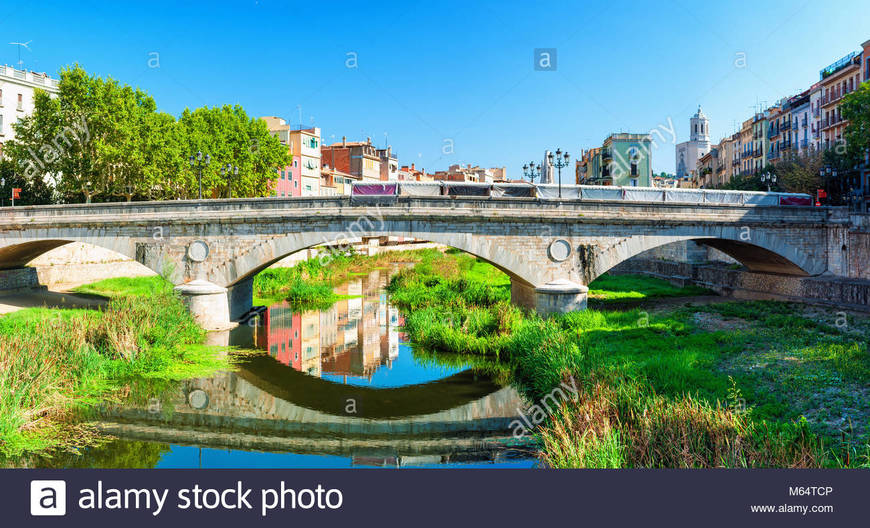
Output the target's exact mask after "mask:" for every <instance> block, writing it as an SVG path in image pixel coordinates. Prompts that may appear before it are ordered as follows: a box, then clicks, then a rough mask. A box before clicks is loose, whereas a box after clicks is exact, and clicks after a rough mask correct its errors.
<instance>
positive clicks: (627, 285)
mask: <svg viewBox="0 0 870 528" xmlns="http://www.w3.org/2000/svg"><path fill="white" fill-rule="evenodd" d="M715 294H716V293H715V292H713V291H712V290H709V289H707V288H702V287H700V286H695V285H689V286H683V287H679V286H674V285H673V284H671V283H669V282H668V281H666V280H662V279H657V278H655V277H647V276H644V275H610V274H607V273H605V274H604V275H602V276H600V277H598V278H597V279H595V280H594V281H592V283H591V284H589V297H591V298H593V299H601V300H605V301H620V300H626V299H647V298H650V297H689V296H693V295H715Z"/></svg>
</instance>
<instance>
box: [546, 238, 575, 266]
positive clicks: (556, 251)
mask: <svg viewBox="0 0 870 528" xmlns="http://www.w3.org/2000/svg"><path fill="white" fill-rule="evenodd" d="M548 251H549V253H550V258H551V259H553V260H555V261H556V262H562V261H563V260H567V258H568V257H570V256H571V244H569V243H568V241H567V240H564V239H561V238H560V239H558V240H554V241H552V242H551V243H550V247H549V250H548Z"/></svg>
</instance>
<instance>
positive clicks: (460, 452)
mask: <svg viewBox="0 0 870 528" xmlns="http://www.w3.org/2000/svg"><path fill="white" fill-rule="evenodd" d="M199 391H202V392H199ZM203 393H204V394H205V395H206V396H207V398H203ZM191 395H196V397H197V398H199V399H198V400H196V401H197V405H196V406H197V407H202V406H201V404H200V403H201V402H202V401H205V402H206V404H205V406H204V407H202V408H194V405H192V404H191V403H192V402H193V401H194V398H192V397H191ZM351 403H352V404H353V405H350V404H351ZM521 405H522V404H521V401H520V399H519V397H518V395H517V393H516V392H515V391H514V390H513V389H512V388H510V387H501V386H499V385H498V384H496V383H494V382H493V381H492V380H490V379H488V378H486V377H481V376H479V375H477V374H475V373H473V372H472V371H463V372H460V373H458V374H454V375H453V376H449V377H447V378H444V379H441V380H438V381H435V382H432V383H426V384H421V385H412V386H403V387H397V388H388V389H373V388H370V387H364V386H356V385H343V384H338V383H331V382H328V381H325V380H322V379H319V378H316V377H312V376H309V375H307V374H304V373H301V372H299V371H296V370H295V369H293V368H291V367H288V366H286V365H282V364H280V363H278V362H276V361H275V360H274V359H273V358H270V357H267V356H259V357H254V358H250V360H249V361H247V362H246V364H245V365H244V366H243V367H242V368H241V369H240V370H239V371H238V372H232V373H223V374H220V375H218V376H215V377H213V378H209V379H200V380H192V381H188V382H185V383H184V384H183V386H182V389H181V390H180V391H179V393H178V394H176V395H175V396H174V397H173V398H172V400H171V402H170V406H171V407H170V408H169V409H166V408H165V407H164V408H163V409H162V410H161V412H153V411H154V409H149V408H147V407H119V408H114V409H110V410H108V411H106V413H105V414H104V416H103V420H104V421H103V422H102V424H101V426H102V429H103V430H104V431H106V432H108V433H110V434H114V435H116V436H119V437H121V438H126V439H137V440H151V441H162V442H168V443H173V444H184V445H197V446H203V447H217V448H236V449H246V450H261V451H273V452H292V453H299V454H321V455H341V456H352V457H354V459H356V460H358V461H359V462H361V463H362V462H365V463H366V464H373V463H374V464H377V465H380V464H390V465H391V464H393V463H396V464H402V463H406V462H407V461H409V460H416V461H418V462H419V461H421V460H429V461H430V462H431V461H434V460H436V459H437V460H441V461H448V460H449V461H471V460H493V459H497V458H498V457H500V456H502V455H503V454H504V453H506V452H509V451H511V450H512V449H513V448H516V447H520V448H523V447H527V442H522V443H519V444H518V443H517V442H516V441H515V440H514V439H512V438H511V436H510V435H511V428H510V423H511V422H512V421H513V420H514V419H515V418H516V415H517V413H518V411H517V410H518V409H519V408H520V407H521ZM351 411H352V412H351ZM409 457H410V458H409ZM419 457H423V458H422V459H421V458H419ZM403 460H404V461H405V462H402V461H403ZM378 461H380V462H378Z"/></svg>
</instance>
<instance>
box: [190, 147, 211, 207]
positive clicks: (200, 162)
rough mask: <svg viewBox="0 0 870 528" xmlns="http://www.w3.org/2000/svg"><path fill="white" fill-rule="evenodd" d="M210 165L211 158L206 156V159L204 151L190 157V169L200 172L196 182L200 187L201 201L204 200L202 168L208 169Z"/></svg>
mask: <svg viewBox="0 0 870 528" xmlns="http://www.w3.org/2000/svg"><path fill="white" fill-rule="evenodd" d="M209 163H211V156H209V155H208V154H206V155H205V157H203V155H202V151H199V152H197V153H196V154H195V155H194V154H191V155H190V168H191V169H193V168H196V169H197V170H198V172H197V178H196V181H197V183H198V185H199V192H198V193H197V196H198V198H199V199H200V200H202V168H203V167H208V164H209Z"/></svg>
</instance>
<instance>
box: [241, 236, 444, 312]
mask: <svg viewBox="0 0 870 528" xmlns="http://www.w3.org/2000/svg"><path fill="white" fill-rule="evenodd" d="M434 254H439V255H440V252H439V251H438V250H434V249H423V250H411V251H389V252H384V253H380V254H378V255H374V256H367V255H360V254H357V253H353V252H349V253H335V254H330V255H328V257H325V258H323V259H321V258H320V257H314V258H311V259H308V260H305V261H302V262H300V263H298V264H296V265H295V266H293V267H290V268H267V269H265V270H263V271H261V272H260V273H258V274H257V275H256V276H255V277H254V304H258V305H269V304H273V303H276V302H280V301H283V300H287V301H289V302H290V303H291V304H292V305H294V306H296V307H298V308H300V309H303V308H304V309H316V308H327V307H329V306H331V305H332V304H333V303H335V302H336V301H338V300H340V299H342V298H343V297H344V296H340V295H338V294H336V293H335V292H334V291H333V289H334V288H335V286H337V285H339V284H341V283H343V282H346V281H347V280H349V279H351V278H353V277H356V276H361V275H367V274H368V273H370V272H371V271H373V270H376V269H388V266H389V265H390V264H391V263H395V262H409V263H413V262H419V261H420V260H421V259H423V258H430V257H431V255H434ZM426 255H429V256H430V257H425V256H426Z"/></svg>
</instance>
